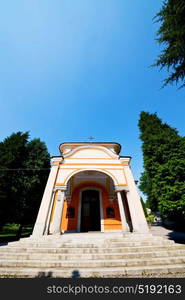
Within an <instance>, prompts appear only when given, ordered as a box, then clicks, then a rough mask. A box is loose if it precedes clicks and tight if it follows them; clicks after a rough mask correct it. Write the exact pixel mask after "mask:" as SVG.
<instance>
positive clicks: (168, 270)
mask: <svg viewBox="0 0 185 300" xmlns="http://www.w3.org/2000/svg"><path fill="white" fill-rule="evenodd" d="M158 274H160V275H161V276H162V274H163V277H165V275H167V274H170V275H171V277H173V274H175V275H177V274H185V264H180V265H178V264H176V265H174V264H171V265H170V264H169V265H167V266H164V265H162V266H161V265H155V266H143V267H124V268H123V267H121V268H120V267H117V268H96V269H91V268H90V269H87V268H86V269H83V268H80V269H73V268H69V269H57V268H56V269H48V268H16V267H15V268H13V267H11V268H0V277H1V278H3V277H14V278H15V277H17V278H25V277H27V278H35V277H54V278H57V277H58V278H70V277H82V278H85V277H100V278H102V277H114V278H116V277H134V278H135V277H137V276H144V277H145V276H147V275H148V276H149V275H150V276H151V275H154V276H155V275H157V276H158ZM184 277H185V275H184Z"/></svg>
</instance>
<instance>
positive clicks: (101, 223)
mask: <svg viewBox="0 0 185 300" xmlns="http://www.w3.org/2000/svg"><path fill="white" fill-rule="evenodd" d="M87 190H94V191H97V192H98V193H99V203H100V232H104V218H103V205H102V203H103V201H102V190H101V189H100V188H96V187H92V186H87V187H85V188H82V189H81V190H80V196H79V204H78V222H77V232H81V231H80V228H81V208H82V193H83V192H84V191H87Z"/></svg>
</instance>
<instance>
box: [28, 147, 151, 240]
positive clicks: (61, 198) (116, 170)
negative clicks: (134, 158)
mask: <svg viewBox="0 0 185 300" xmlns="http://www.w3.org/2000/svg"><path fill="white" fill-rule="evenodd" d="M59 150H60V153H61V155H60V156H54V157H52V158H51V170H50V174H49V177H48V181H47V184H46V188H45V191H44V195H43V198H42V202H41V205H40V209H39V212H38V216H37V220H36V223H35V226H34V230H33V234H32V237H35V238H37V237H41V236H43V235H56V234H63V233H67V232H92V231H99V232H125V233H128V232H137V233H147V232H148V225H147V222H146V219H145V216H144V212H143V208H142V205H141V201H140V196H139V194H138V191H137V188H136V183H135V180H134V178H133V174H132V171H131V167H130V161H131V157H130V156H120V155H119V153H120V151H121V145H120V144H118V143H112V142H111V143H107V142H102V143H101V142H83V143H82V142H81V143H78V142H77V143H75V142H72V143H62V144H61V145H60V146H59Z"/></svg>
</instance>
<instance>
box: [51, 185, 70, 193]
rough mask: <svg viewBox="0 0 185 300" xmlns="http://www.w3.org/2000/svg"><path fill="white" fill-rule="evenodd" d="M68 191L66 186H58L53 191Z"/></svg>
mask: <svg viewBox="0 0 185 300" xmlns="http://www.w3.org/2000/svg"><path fill="white" fill-rule="evenodd" d="M66 189H67V187H66V185H56V186H55V187H54V188H53V191H54V192H56V191H61V192H65V191H66Z"/></svg>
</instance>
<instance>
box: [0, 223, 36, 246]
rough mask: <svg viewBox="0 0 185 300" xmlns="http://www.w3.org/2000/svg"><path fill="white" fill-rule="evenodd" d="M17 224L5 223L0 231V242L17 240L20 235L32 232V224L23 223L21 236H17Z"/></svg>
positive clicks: (23, 235) (25, 235)
mask: <svg viewBox="0 0 185 300" xmlns="http://www.w3.org/2000/svg"><path fill="white" fill-rule="evenodd" d="M19 227H20V225H19V224H15V223H13V224H5V225H4V226H3V228H2V230H1V231H0V242H4V241H6V242H8V241H12V240H18V239H19V238H20V237H27V236H29V235H30V234H31V233H32V225H25V226H23V228H22V232H21V236H18V231H19Z"/></svg>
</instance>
